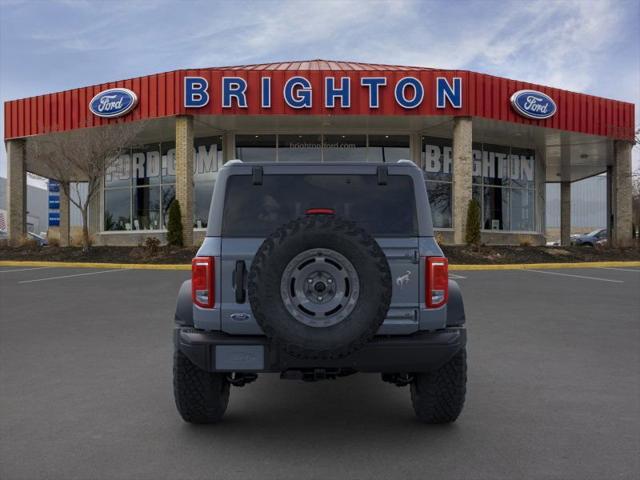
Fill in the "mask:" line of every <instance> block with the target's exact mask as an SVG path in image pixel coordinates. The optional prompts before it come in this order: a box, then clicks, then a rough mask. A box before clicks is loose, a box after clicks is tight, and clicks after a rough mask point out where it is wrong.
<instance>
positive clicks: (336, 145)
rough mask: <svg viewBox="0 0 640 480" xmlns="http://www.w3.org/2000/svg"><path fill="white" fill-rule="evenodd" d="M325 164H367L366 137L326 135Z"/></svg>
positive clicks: (324, 139) (323, 147) (324, 147)
mask: <svg viewBox="0 0 640 480" xmlns="http://www.w3.org/2000/svg"><path fill="white" fill-rule="evenodd" d="M322 161H323V162H366V161H367V136H366V135H324V136H323V140H322Z"/></svg>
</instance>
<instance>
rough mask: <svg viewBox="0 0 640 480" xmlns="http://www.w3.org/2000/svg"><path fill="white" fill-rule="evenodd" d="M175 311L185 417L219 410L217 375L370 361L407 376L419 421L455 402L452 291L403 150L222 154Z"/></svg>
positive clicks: (419, 185)
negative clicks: (295, 158) (389, 159)
mask: <svg viewBox="0 0 640 480" xmlns="http://www.w3.org/2000/svg"><path fill="white" fill-rule="evenodd" d="M175 321H176V326H175V333H174V338H175V353H174V394H175V400H176V405H177V408H178V411H179V412H180V414H181V416H182V418H183V419H184V420H185V421H187V422H191V423H214V422H217V421H219V420H220V419H221V418H222V416H223V414H224V412H225V410H226V408H227V404H228V400H229V391H230V387H231V386H243V385H245V384H247V383H249V382H251V381H254V380H255V379H256V378H257V375H258V374H260V373H279V374H280V376H281V377H282V378H285V379H300V380H307V381H314V380H320V379H326V378H336V377H341V376H346V375H350V374H354V373H357V372H377V373H381V374H382V379H383V380H385V381H387V382H391V383H394V384H396V385H398V386H406V385H409V386H410V387H411V388H410V390H411V399H412V403H413V406H414V409H415V412H416V415H417V416H418V418H420V419H421V420H423V421H425V422H427V423H446V422H452V421H455V420H456V418H457V417H458V415H459V414H460V412H461V410H462V407H463V404H464V398H465V392H466V331H465V328H464V323H465V314H464V307H463V303H462V297H461V294H460V290H459V288H458V286H457V284H456V283H455V282H453V281H452V280H449V278H448V264H447V259H446V258H444V256H443V253H442V251H441V249H440V248H439V246H438V245H437V243H436V241H435V239H434V236H433V226H432V221H431V213H430V208H429V202H428V198H427V192H426V188H425V183H424V179H423V176H422V173H421V171H420V169H418V168H417V167H416V166H415V164H413V163H412V162H410V161H406V160H404V161H400V162H398V163H395V164H377V165H376V164H366V163H358V164H343V163H340V164H337V163H336V164H326V163H318V164H309V163H305V164H302V163H301V164H295V163H280V164H278V163H276V164H274V163H265V164H247V163H242V162H240V161H237V160H234V161H231V162H229V163H227V164H226V166H225V167H224V168H223V169H222V170H221V171H220V172H219V175H218V180H217V182H216V186H215V189H214V193H213V199H212V202H211V209H210V213H209V222H208V227H207V235H206V238H205V240H204V242H203V244H202V246H201V248H200V249H199V251H198V253H197V256H196V258H194V259H193V263H192V279H191V280H189V281H186V282H185V283H184V284H183V285H182V287H181V289H180V292H179V297H178V304H177V308H176V314H175Z"/></svg>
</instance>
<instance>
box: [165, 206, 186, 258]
mask: <svg viewBox="0 0 640 480" xmlns="http://www.w3.org/2000/svg"><path fill="white" fill-rule="evenodd" d="M167 243H168V244H169V245H171V246H174V247H182V245H183V242H182V213H181V212H180V202H178V200H174V201H173V202H171V206H170V207H169V223H168V225H167Z"/></svg>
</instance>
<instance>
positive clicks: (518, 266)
mask: <svg viewBox="0 0 640 480" xmlns="http://www.w3.org/2000/svg"><path fill="white" fill-rule="evenodd" d="M0 267H51V268H122V269H130V270H191V265H188V264H176V265H168V264H153V263H98V262H94V263H89V262H35V261H22V260H0ZM600 267H610V268H612V267H640V261H628V262H576V263H509V264H505V265H449V270H456V271H464V270H467V271H472V270H526V269H563V268H600Z"/></svg>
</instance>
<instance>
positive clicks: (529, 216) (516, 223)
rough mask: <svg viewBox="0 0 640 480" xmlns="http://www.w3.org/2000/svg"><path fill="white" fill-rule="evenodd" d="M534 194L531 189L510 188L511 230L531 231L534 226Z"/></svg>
mask: <svg viewBox="0 0 640 480" xmlns="http://www.w3.org/2000/svg"><path fill="white" fill-rule="evenodd" d="M534 202H535V195H534V191H533V190H523V189H520V188H513V189H511V198H510V205H511V207H510V211H509V213H510V215H509V217H510V220H511V227H510V228H511V230H514V231H531V230H533V229H534V228H535V221H534V217H533V212H534V211H535V209H534V208H533V205H534Z"/></svg>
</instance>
